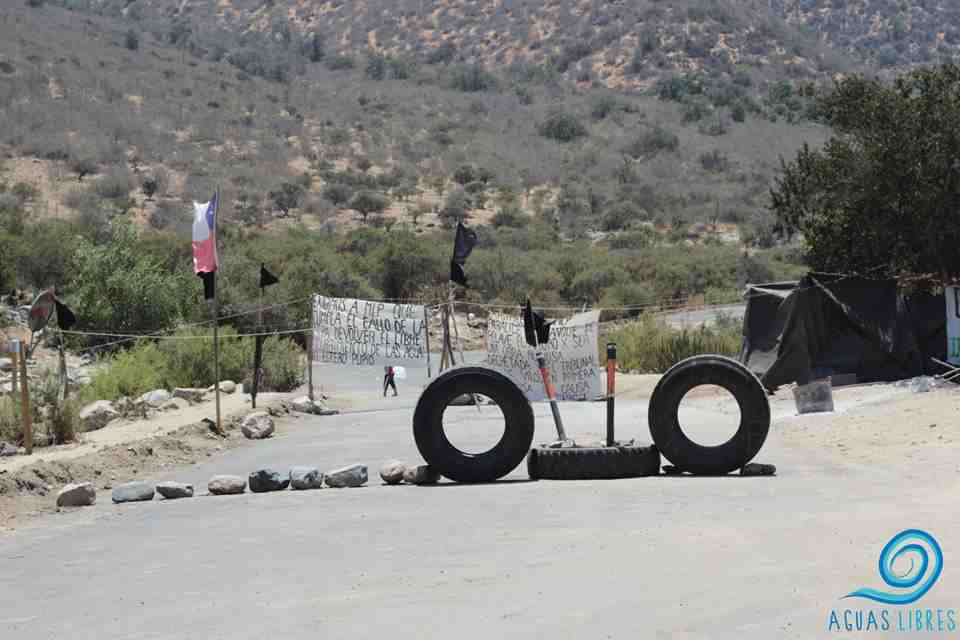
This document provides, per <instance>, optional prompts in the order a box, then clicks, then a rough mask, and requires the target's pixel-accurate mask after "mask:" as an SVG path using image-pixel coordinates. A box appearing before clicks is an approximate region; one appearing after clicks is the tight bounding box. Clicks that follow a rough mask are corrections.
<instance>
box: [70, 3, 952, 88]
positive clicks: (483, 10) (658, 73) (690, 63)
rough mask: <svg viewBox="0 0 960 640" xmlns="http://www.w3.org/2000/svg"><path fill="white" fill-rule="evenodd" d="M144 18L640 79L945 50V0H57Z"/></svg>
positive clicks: (801, 69)
mask: <svg viewBox="0 0 960 640" xmlns="http://www.w3.org/2000/svg"><path fill="white" fill-rule="evenodd" d="M60 2H61V3H62V4H64V5H66V6H70V7H73V8H85V9H86V10H89V11H96V12H99V13H102V14H107V15H116V16H123V17H125V18H127V19H130V20H134V21H144V22H145V23H149V24H151V25H152V28H154V29H167V30H168V34H169V36H170V38H171V39H174V40H181V41H182V42H183V44H184V46H190V47H199V48H213V49H215V48H216V47H217V44H216V41H217V37H218V36H217V34H218V32H226V33H231V34H244V35H249V34H251V33H260V34H269V35H270V37H271V38H273V39H278V40H284V39H289V38H291V37H292V35H293V34H301V35H303V34H307V35H308V36H310V37H313V36H314V35H315V34H316V35H317V36H318V37H320V38H322V39H323V42H324V43H326V44H327V45H329V46H330V47H332V48H335V49H336V50H337V51H339V52H340V53H354V52H357V51H367V50H376V51H381V52H386V53H392V54H396V55H406V56H412V57H415V58H418V59H423V60H428V59H443V60H454V61H457V60H460V61H475V62H482V63H483V64H485V65H487V66H490V67H493V66H507V65H511V64H521V63H522V64H542V63H545V62H551V63H552V64H553V66H554V67H555V68H557V69H558V70H559V71H560V72H561V73H563V74H564V75H565V76H566V77H568V78H569V79H571V80H573V81H577V82H588V81H593V80H596V81H599V82H602V83H603V84H605V85H607V86H608V87H611V88H619V89H643V88H648V87H650V86H651V84H652V82H653V81H654V80H655V79H656V78H658V77H662V76H663V75H664V74H668V73H677V72H689V71H693V70H698V69H706V70H710V71H711V72H713V73H733V71H734V69H735V68H736V67H737V66H739V65H743V66H747V67H749V68H752V69H756V70H760V71H762V72H763V75H764V76H766V77H768V78H782V77H789V78H811V77H813V78H815V77H820V76H822V75H824V74H832V73H837V72H844V71H849V70H852V69H855V68H858V67H859V66H861V65H866V66H869V67H872V68H877V69H887V70H892V69H898V68H903V67H909V66H912V65H917V64H925V63H931V62H936V61H940V60H944V59H950V58H952V57H953V56H954V55H956V54H957V52H958V47H960V5H958V4H957V3H954V2H948V1H947V0H913V1H908V0H899V1H894V0H606V1H590V0H548V1H547V2H542V1H540V0H443V1H441V2H427V1H426V0H360V1H350V0H268V1H264V0H181V1H179V2H169V1H167V0H136V1H135V2H130V1H129V0H60Z"/></svg>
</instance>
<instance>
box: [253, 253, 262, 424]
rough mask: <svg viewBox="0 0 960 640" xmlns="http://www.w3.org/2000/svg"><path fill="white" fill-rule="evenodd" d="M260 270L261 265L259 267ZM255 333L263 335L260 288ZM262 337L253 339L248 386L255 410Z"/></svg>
mask: <svg viewBox="0 0 960 640" xmlns="http://www.w3.org/2000/svg"><path fill="white" fill-rule="evenodd" d="M260 266H261V268H262V267H263V265H262V264H261V265H260ZM257 333H263V287H260V305H259V307H258V308H257ZM262 341H263V336H256V337H255V338H254V339H253V344H254V347H253V380H252V381H251V384H250V403H251V406H252V407H253V408H254V409H256V408H257V391H259V389H260V359H261V357H262V355H263V345H262Z"/></svg>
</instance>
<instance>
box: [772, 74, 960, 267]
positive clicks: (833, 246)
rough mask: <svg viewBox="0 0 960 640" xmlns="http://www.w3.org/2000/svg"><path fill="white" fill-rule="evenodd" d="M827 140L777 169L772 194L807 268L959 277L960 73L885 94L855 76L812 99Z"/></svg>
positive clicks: (885, 89) (925, 77)
mask: <svg viewBox="0 0 960 640" xmlns="http://www.w3.org/2000/svg"><path fill="white" fill-rule="evenodd" d="M818 107H819V110H820V112H821V113H822V115H823V117H824V119H825V121H826V122H827V123H829V124H830V125H831V126H832V127H833V132H834V134H833V136H832V137H831V138H830V140H829V141H828V142H827V144H826V145H825V146H824V147H823V148H822V149H812V148H810V147H809V146H804V148H803V149H801V150H800V151H799V153H798V154H797V157H796V158H795V159H794V160H793V161H791V162H789V163H784V164H783V174H782V176H781V177H780V178H778V179H777V181H776V185H775V187H774V188H773V189H772V190H771V196H772V206H771V209H772V211H773V213H774V215H775V216H776V219H777V221H778V223H779V225H780V227H781V231H786V232H793V231H799V232H801V233H802V234H803V238H804V241H805V243H806V249H807V252H808V261H809V264H810V266H812V267H813V268H815V269H820V270H826V271H832V272H862V273H867V272H869V273H870V274H871V275H876V276H881V275H883V276H895V275H906V274H928V275H933V276H934V277H937V278H944V279H945V278H949V277H956V276H960V252H958V251H957V246H958V245H960V224H958V223H960V66H957V65H953V64H949V65H944V66H942V67H939V68H930V69H921V70H917V71H913V72H911V73H908V74H905V75H903V76H901V77H899V78H898V79H897V80H896V81H895V82H894V83H893V84H892V85H891V84H887V83H883V82H880V81H877V80H871V79H866V78H863V77H859V76H854V77H851V78H849V79H847V80H845V81H843V82H841V83H840V84H838V85H837V86H836V87H835V88H834V90H833V91H831V92H829V93H827V94H824V95H822V96H821V97H819V98H818Z"/></svg>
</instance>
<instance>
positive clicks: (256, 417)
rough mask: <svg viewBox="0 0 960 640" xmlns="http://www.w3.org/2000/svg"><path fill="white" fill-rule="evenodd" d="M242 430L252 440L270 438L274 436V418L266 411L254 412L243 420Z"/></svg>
mask: <svg viewBox="0 0 960 640" xmlns="http://www.w3.org/2000/svg"><path fill="white" fill-rule="evenodd" d="M240 430H241V431H243V435H245V436H246V437H248V438H250V439H251V440H262V439H264V438H269V437H270V436H272V435H273V430H274V426H273V418H271V417H270V414H269V413H267V412H266V411H254V412H253V413H249V414H247V416H246V417H245V418H244V419H243V422H242V423H241V425H240Z"/></svg>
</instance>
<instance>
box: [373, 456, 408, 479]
mask: <svg viewBox="0 0 960 640" xmlns="http://www.w3.org/2000/svg"><path fill="white" fill-rule="evenodd" d="M406 470H407V465H405V464H403V463H402V462H400V461H399V460H391V461H389V462H387V463H385V464H384V465H383V466H382V467H380V477H381V478H382V479H383V481H384V482H386V483H387V484H400V483H401V482H403V473H404V471H406Z"/></svg>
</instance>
